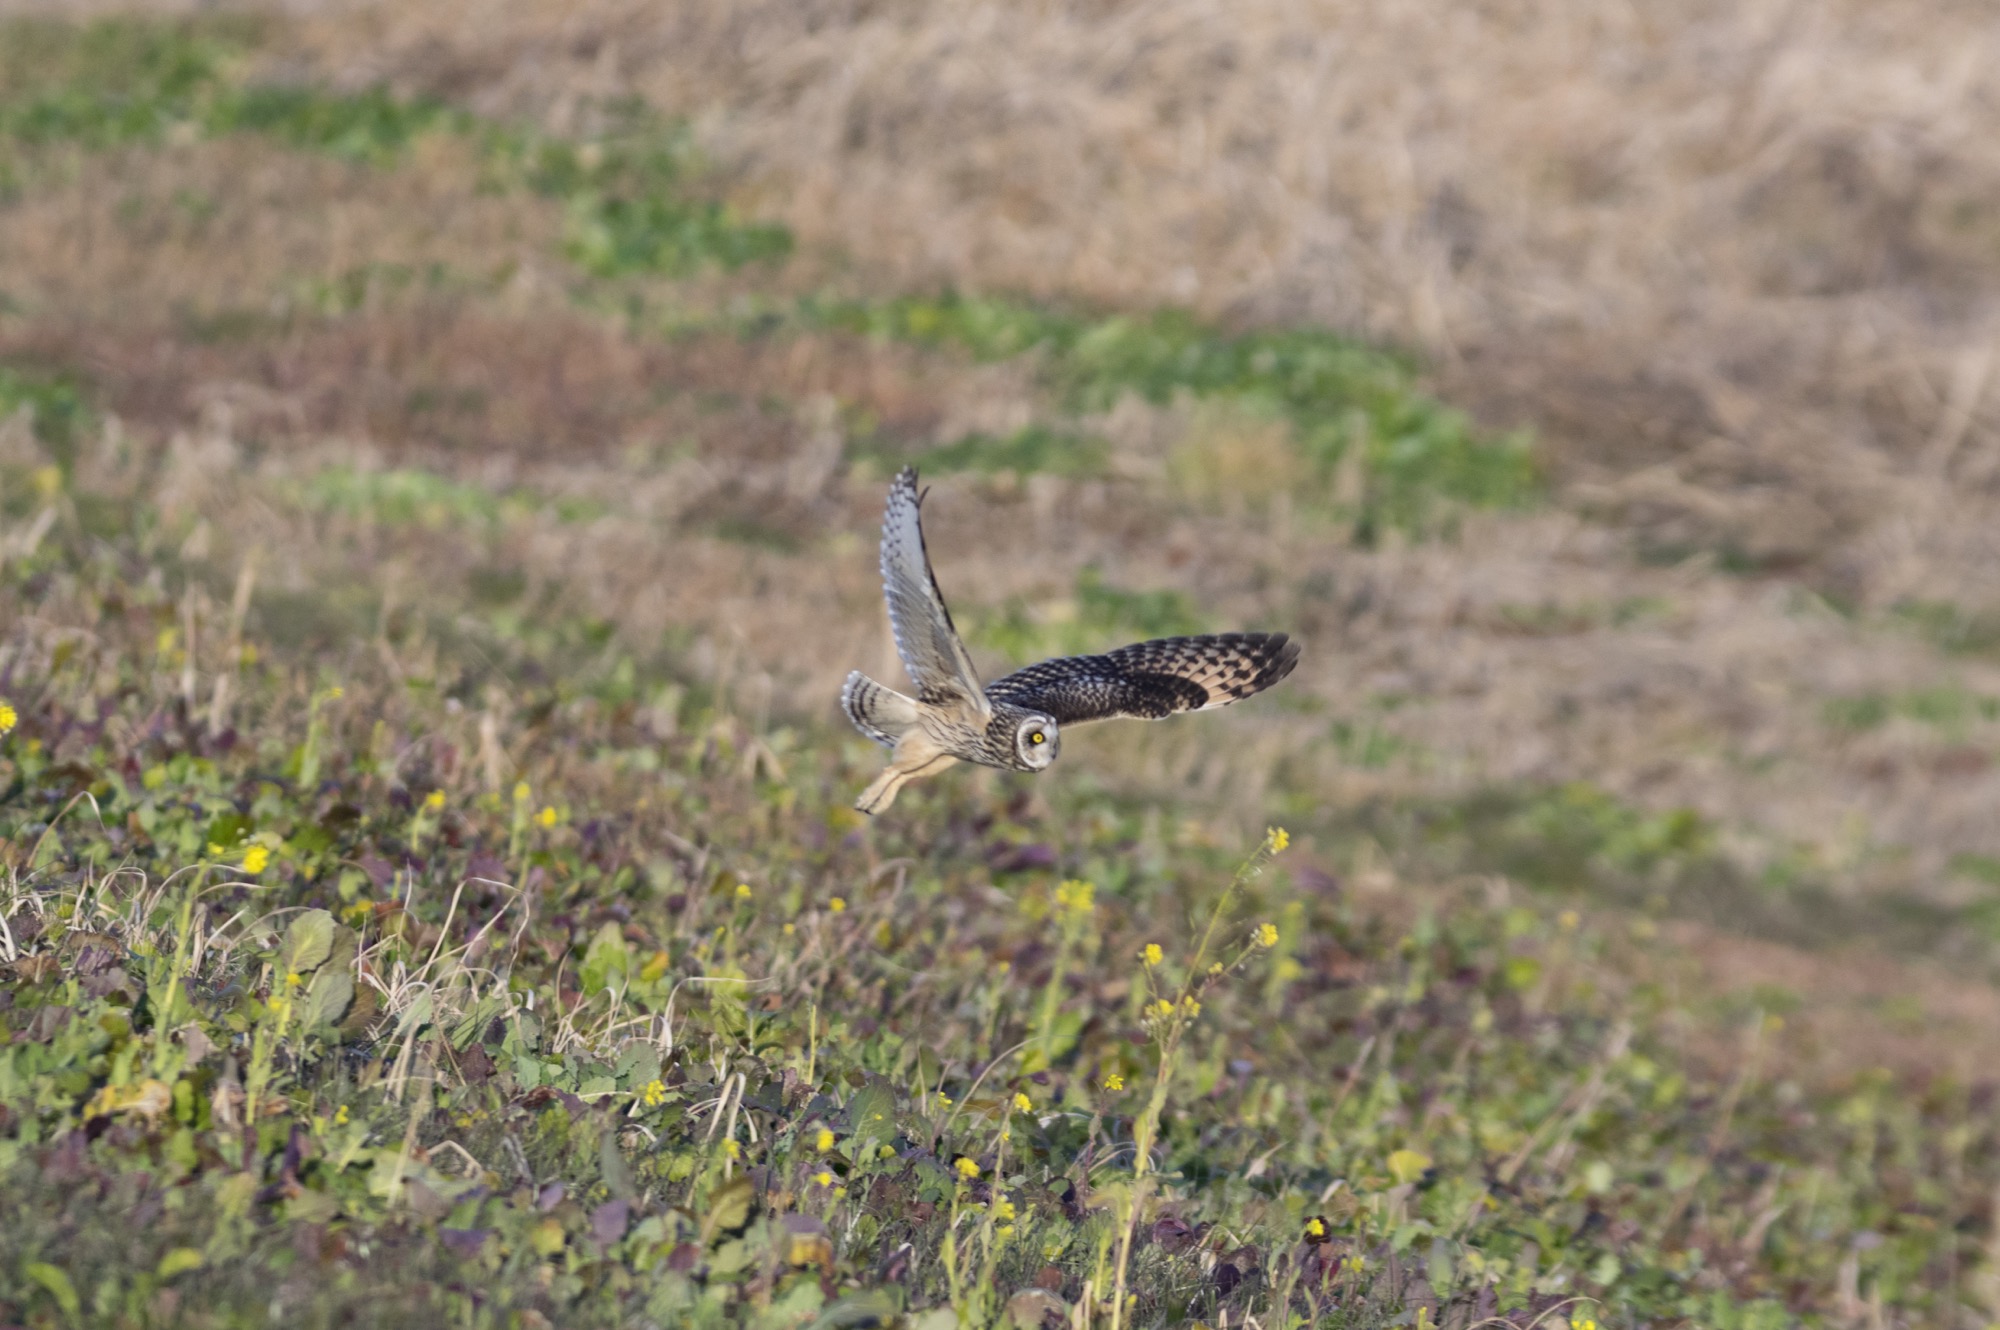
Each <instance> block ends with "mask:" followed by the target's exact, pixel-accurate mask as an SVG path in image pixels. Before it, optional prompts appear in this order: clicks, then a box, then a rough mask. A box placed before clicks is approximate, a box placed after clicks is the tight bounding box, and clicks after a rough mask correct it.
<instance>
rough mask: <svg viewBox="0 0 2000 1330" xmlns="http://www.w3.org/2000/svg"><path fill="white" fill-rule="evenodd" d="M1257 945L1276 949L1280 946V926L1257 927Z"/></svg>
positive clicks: (1264, 925)
mask: <svg viewBox="0 0 2000 1330" xmlns="http://www.w3.org/2000/svg"><path fill="white" fill-rule="evenodd" d="M1257 945H1258V946H1260V947H1275V946H1277V945H1278V926H1277V925H1276V924H1258V925H1257Z"/></svg>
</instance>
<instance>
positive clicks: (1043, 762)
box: [1014, 716, 1062, 771]
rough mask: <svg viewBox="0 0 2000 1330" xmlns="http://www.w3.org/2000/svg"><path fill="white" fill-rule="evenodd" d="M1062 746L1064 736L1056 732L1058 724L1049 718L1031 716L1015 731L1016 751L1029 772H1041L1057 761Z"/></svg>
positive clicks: (1022, 764)
mask: <svg viewBox="0 0 2000 1330" xmlns="http://www.w3.org/2000/svg"><path fill="white" fill-rule="evenodd" d="M1061 746H1062V736H1061V735H1060V734H1058V733H1057V732H1056V723H1055V722H1054V721H1053V720H1051V719H1049V718H1048V717H1047V716H1030V717H1028V718H1027V719H1026V720H1024V721H1022V722H1021V724H1020V728H1018V729H1016V730H1015V731H1014V751H1015V753H1016V754H1018V755H1019V756H1020V759H1021V766H1022V767H1023V768H1024V769H1026V770H1028V771H1040V770H1041V769H1042V768H1043V767H1046V766H1047V765H1048V764H1049V763H1051V762H1053V761H1055V760H1056V750H1057V749H1058V748H1060V747H1061Z"/></svg>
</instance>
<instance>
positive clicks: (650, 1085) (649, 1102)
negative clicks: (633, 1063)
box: [639, 1076, 667, 1108]
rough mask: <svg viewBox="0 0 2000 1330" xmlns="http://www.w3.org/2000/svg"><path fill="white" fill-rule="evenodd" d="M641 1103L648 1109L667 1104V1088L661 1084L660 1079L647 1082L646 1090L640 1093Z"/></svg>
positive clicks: (655, 1078)
mask: <svg viewBox="0 0 2000 1330" xmlns="http://www.w3.org/2000/svg"><path fill="white" fill-rule="evenodd" d="M639 1102H640V1103H642V1104H644V1105H645V1106H646V1107H647V1108H658V1107H659V1106H660V1105H661V1104H664V1103H666V1102H667V1087H666V1086H665V1085H662V1084H661V1083H660V1079H659V1077H657V1076H656V1077H654V1078H653V1079H652V1080H650V1081H647V1082H646V1088H645V1089H643V1090H641V1091H640V1092H639Z"/></svg>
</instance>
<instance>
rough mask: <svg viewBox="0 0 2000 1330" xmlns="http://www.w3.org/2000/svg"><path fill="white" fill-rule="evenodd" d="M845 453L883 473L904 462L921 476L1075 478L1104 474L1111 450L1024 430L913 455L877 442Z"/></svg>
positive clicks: (1040, 429)
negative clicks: (972, 473) (875, 465)
mask: <svg viewBox="0 0 2000 1330" xmlns="http://www.w3.org/2000/svg"><path fill="white" fill-rule="evenodd" d="M849 452H850V454H851V455H852V456H855V457H858V458H863V459H866V460H867V461H870V462H874V463H878V464H879V465H880V466H881V467H882V468H883V469H884V470H885V471H886V470H890V469H893V468H896V467H900V466H902V465H904V464H906V463H907V464H909V465H913V466H915V467H916V468H917V469H918V470H920V471H922V472H923V473H924V474H925V475H946V474H949V473H951V472H954V471H975V472H980V473H982V474H985V475H994V474H997V473H1000V472H1013V473H1014V474H1015V475H1021V476H1027V475H1037V474H1040V475H1052V476H1068V477H1080V476H1096V475H1101V474H1103V472H1104V466H1105V462H1106V460H1107V458H1108V456H1109V453H1110V448H1109V446H1108V445H1107V444H1106V443H1105V441H1104V440H1103V439H1100V438H1096V437H1093V436H1091V435H1087V434H1077V433H1072V432H1069V431H1066V430H1060V429H1055V428H1052V427H1050V426H1048V425H1026V426H1023V427H1022V428H1020V429H1018V430H1016V431H1014V432H1013V433H1012V434H1009V435H1007V436H1006V437H1005V438H994V437H993V436H992V435H990V434H968V435H966V436H965V437H964V438H962V439H954V440H952V441H951V442H950V443H944V444H939V445H938V446H937V447H935V448H929V449H926V450H924V451H922V452H917V453H910V452H905V451H901V450H896V449H891V448H888V447H885V446H883V445H882V444H881V443H880V442H879V441H876V440H864V441H860V442H859V443H858V444H857V445H854V446H851V447H850V449H849Z"/></svg>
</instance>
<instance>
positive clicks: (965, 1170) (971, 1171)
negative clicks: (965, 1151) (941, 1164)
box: [952, 1155, 979, 1182]
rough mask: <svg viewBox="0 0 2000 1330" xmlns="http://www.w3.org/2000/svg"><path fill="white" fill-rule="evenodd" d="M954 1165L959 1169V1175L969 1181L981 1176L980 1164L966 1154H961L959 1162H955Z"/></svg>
mask: <svg viewBox="0 0 2000 1330" xmlns="http://www.w3.org/2000/svg"><path fill="white" fill-rule="evenodd" d="M952 1167H953V1168H955V1169H957V1170H958V1176H960V1177H962V1178H964V1179H965V1180H966V1181H967V1182H970V1181H972V1179H974V1178H976V1177H978V1176H979V1165H977V1164H975V1163H973V1162H972V1161H971V1160H970V1159H967V1158H966V1157H965V1156H964V1155H960V1156H959V1157H958V1162H957V1163H955V1164H953V1165H952Z"/></svg>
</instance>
